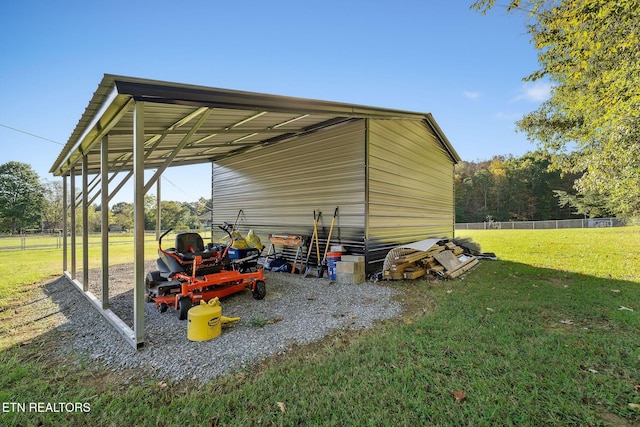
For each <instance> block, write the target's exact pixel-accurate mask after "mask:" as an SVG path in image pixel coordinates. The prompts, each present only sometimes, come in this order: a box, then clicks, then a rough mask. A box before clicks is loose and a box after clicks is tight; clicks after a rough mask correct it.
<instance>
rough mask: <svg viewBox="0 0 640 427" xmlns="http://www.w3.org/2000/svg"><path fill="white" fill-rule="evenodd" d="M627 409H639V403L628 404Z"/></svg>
mask: <svg viewBox="0 0 640 427" xmlns="http://www.w3.org/2000/svg"><path fill="white" fill-rule="evenodd" d="M629 408H633V409H640V403H629Z"/></svg>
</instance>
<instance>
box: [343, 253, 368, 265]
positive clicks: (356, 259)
mask: <svg viewBox="0 0 640 427" xmlns="http://www.w3.org/2000/svg"><path fill="white" fill-rule="evenodd" d="M341 261H348V262H361V263H363V264H364V255H342V259H341Z"/></svg>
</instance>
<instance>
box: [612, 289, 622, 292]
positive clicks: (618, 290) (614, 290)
mask: <svg viewBox="0 0 640 427" xmlns="http://www.w3.org/2000/svg"><path fill="white" fill-rule="evenodd" d="M611 292H616V293H617V292H620V289H611Z"/></svg>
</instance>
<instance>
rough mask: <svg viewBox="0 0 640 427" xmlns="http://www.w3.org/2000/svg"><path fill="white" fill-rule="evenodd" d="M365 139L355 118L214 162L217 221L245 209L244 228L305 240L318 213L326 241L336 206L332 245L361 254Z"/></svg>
mask: <svg viewBox="0 0 640 427" xmlns="http://www.w3.org/2000/svg"><path fill="white" fill-rule="evenodd" d="M364 137H365V131H364V120H358V121H353V122H349V123H343V124H340V125H336V126H332V127H330V128H326V129H322V130H319V131H316V132H314V133H311V134H308V135H305V136H301V137H297V138H294V139H291V140H288V141H283V142H281V143H278V144H274V145H273V146H268V147H264V148H262V149H260V150H256V151H252V152H250V153H246V154H241V155H239V156H235V157H231V158H228V159H223V160H222V161H219V162H217V163H215V164H214V166H213V200H214V212H213V217H214V223H216V224H220V223H222V222H224V221H227V222H229V223H232V222H233V221H234V220H235V219H236V216H237V215H238V211H239V210H240V209H242V211H243V213H242V215H241V216H240V221H239V223H240V226H241V231H245V232H246V231H248V230H249V229H253V230H254V232H256V233H258V234H259V235H260V237H261V238H263V239H265V238H266V236H267V235H268V234H269V233H296V234H298V233H299V234H305V235H308V236H310V235H311V234H312V232H313V211H314V210H316V211H322V214H323V219H322V221H321V223H320V227H321V233H320V235H321V238H323V237H324V236H326V235H327V234H328V230H329V226H330V224H331V217H332V215H333V211H334V209H335V207H336V206H339V217H338V219H337V221H336V228H335V229H334V234H333V237H332V242H333V243H338V242H340V243H342V244H343V245H347V246H351V249H352V250H354V251H357V252H360V253H363V252H364V200H365V191H364V188H365V186H364V169H365V156H364V147H365V144H364ZM267 244H268V243H267Z"/></svg>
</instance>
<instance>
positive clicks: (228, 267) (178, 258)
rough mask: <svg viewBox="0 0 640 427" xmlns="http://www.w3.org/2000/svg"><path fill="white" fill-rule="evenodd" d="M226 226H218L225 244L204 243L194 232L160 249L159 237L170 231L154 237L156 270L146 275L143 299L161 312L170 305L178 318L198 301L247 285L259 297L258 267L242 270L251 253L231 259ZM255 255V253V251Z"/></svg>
mask: <svg viewBox="0 0 640 427" xmlns="http://www.w3.org/2000/svg"><path fill="white" fill-rule="evenodd" d="M229 228H230V227H229V226H228V225H227V224H225V226H221V227H220V229H222V230H224V231H225V232H226V233H227V234H228V235H229V243H228V244H227V245H226V246H225V245H214V244H212V243H209V244H207V245H206V247H205V245H204V242H203V240H202V237H201V236H200V235H199V234H198V233H178V234H177V235H176V240H175V247H173V248H169V249H163V248H162V238H163V237H164V236H166V235H167V233H169V232H170V231H171V229H169V230H167V231H166V232H165V233H163V234H162V236H160V238H159V239H158V260H157V264H158V270H157V271H152V272H150V273H148V274H147V277H146V279H145V285H146V289H147V293H146V296H145V299H146V301H147V302H155V304H156V307H157V309H158V310H159V311H160V312H162V313H164V312H165V311H167V309H168V308H169V307H170V306H171V307H174V308H175V309H176V310H177V314H178V318H179V319H180V320H185V319H186V318H187V312H188V311H189V308H191V306H192V305H194V304H199V303H200V301H201V300H204V301H208V300H210V299H212V298H215V297H218V298H222V297H225V296H227V295H231V294H234V293H236V292H241V291H243V290H244V289H246V288H250V289H251V292H252V295H253V298H255V299H258V300H260V299H263V298H264V297H265V295H266V293H267V289H266V284H265V280H266V279H265V278H264V276H263V274H262V270H257V271H255V272H246V269H245V268H242V270H239V269H238V266H240V267H242V266H246V263H247V262H248V261H249V260H248V259H247V258H251V256H249V257H246V258H242V259H237V260H233V261H232V260H231V259H230V258H229V248H231V246H232V245H233V236H232V234H231V232H230V231H229ZM255 256H256V258H257V254H255Z"/></svg>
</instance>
